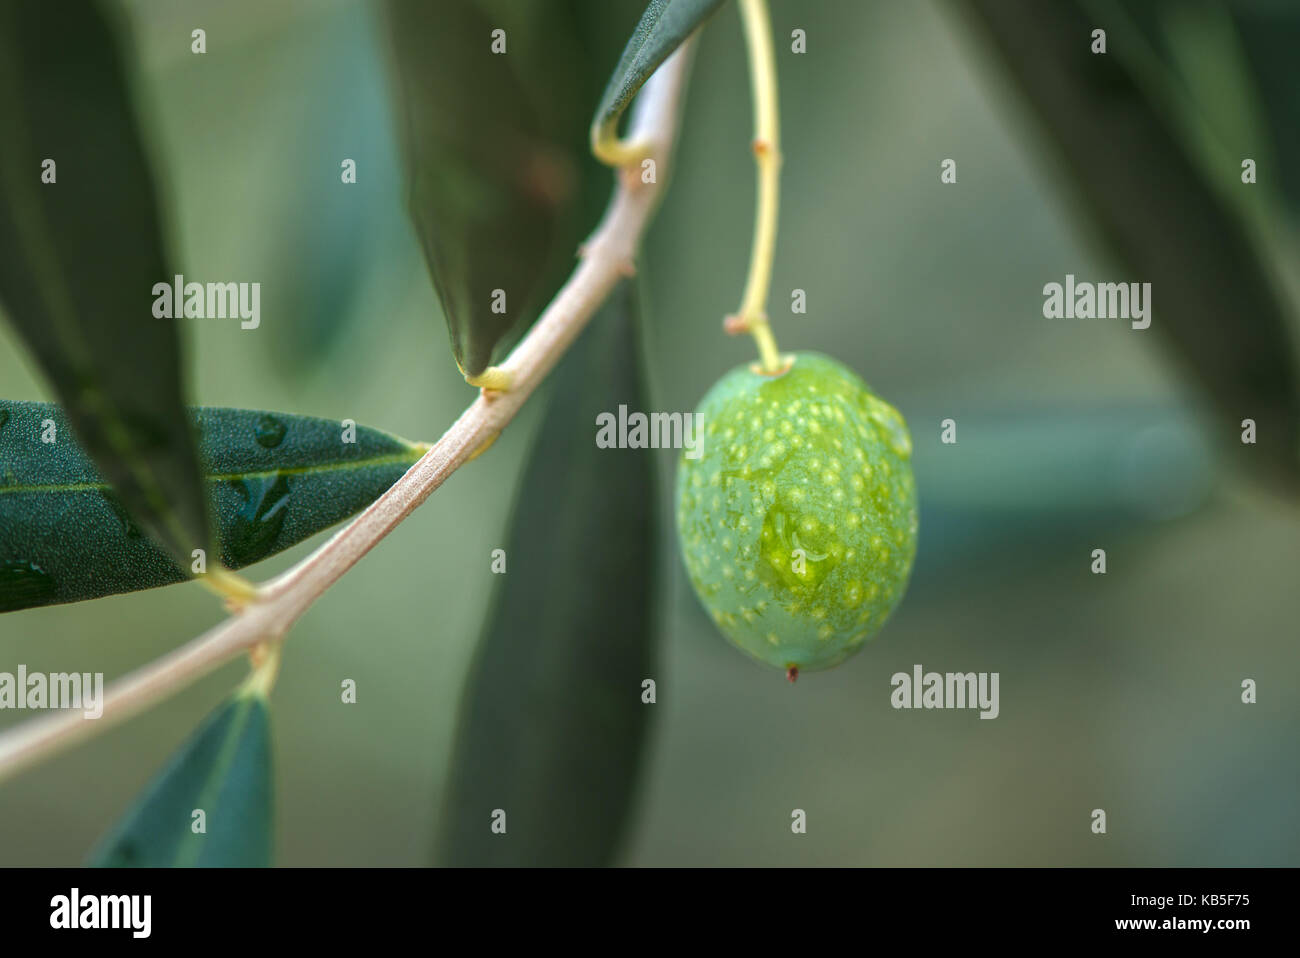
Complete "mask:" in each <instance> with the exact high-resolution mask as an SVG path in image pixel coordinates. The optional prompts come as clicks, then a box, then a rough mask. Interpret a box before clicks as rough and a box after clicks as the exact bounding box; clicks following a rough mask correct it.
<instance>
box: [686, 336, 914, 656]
mask: <svg viewBox="0 0 1300 958" xmlns="http://www.w3.org/2000/svg"><path fill="white" fill-rule="evenodd" d="M697 413H698V415H699V417H700V419H701V428H702V429H703V430H704V443H703V451H702V453H701V454H700V455H699V456H698V458H695V459H688V458H686V457H685V456H684V455H683V456H682V458H681V460H680V462H679V465H678V471H677V531H678V537H679V540H680V544H681V549H682V558H683V561H684V562H685V565H686V571H687V574H688V576H689V578H690V581H691V585H692V587H693V588H694V589H695V594H696V595H697V596H698V597H699V599H700V601H701V602H702V603H703V604H704V607H705V609H706V610H707V611H708V612H709V614H710V616H711V617H712V618H713V620H714V622H715V623H717V625H718V627H719V629H721V631H722V633H723V634H724V635H726V637H727V638H728V639H729V640H730V641H731V642H732V643H733V644H734V645H736V646H738V647H739V648H740V649H741V650H743V651H744V652H746V653H748V654H749V655H751V656H753V657H754V658H756V659H758V660H759V661H761V662H765V663H767V664H768V665H771V666H775V667H776V668H779V669H781V670H782V671H785V672H787V673H790V672H791V670H793V671H794V674H798V673H799V672H804V671H815V670H818V669H826V668H830V667H831V666H834V665H838V664H839V663H840V662H843V661H844V660H845V659H846V658H848V657H849V656H850V655H852V654H853V653H854V652H856V651H857V650H858V649H860V648H861V647H862V645H863V643H865V642H866V641H867V639H869V638H871V637H872V636H873V635H875V634H876V632H878V631H879V630H880V627H881V626H882V625H883V624H884V622H885V620H886V619H887V618H888V617H889V615H890V613H891V612H892V611H893V610H894V607H895V606H896V605H897V604H898V602H899V600H900V599H901V598H902V596H903V593H904V591H905V590H906V588H907V581H908V577H909V575H910V574H911V570H912V560H913V559H914V557H915V555H916V532H917V506H916V483H915V480H914V478H913V475H912V466H911V452H912V443H911V438H910V436H909V434H908V431H907V425H906V424H905V423H904V421H903V417H902V416H900V415H899V413H898V412H897V410H895V409H894V408H893V407H892V406H890V405H889V404H888V403H886V402H885V401H884V400H882V399H880V398H879V397H878V396H876V395H875V394H874V393H873V392H872V391H871V389H870V387H868V386H867V384H866V383H864V382H863V381H862V380H861V379H860V378H859V377H858V376H857V375H856V374H855V373H853V372H852V370H850V369H848V368H847V367H846V366H844V365H843V364H841V363H839V362H836V361H835V360H833V359H830V358H829V357H826V356H823V355H820V354H818V353H797V354H796V355H795V356H794V362H793V364H792V365H791V366H790V367H789V368H788V369H787V370H786V371H785V372H783V373H780V374H778V375H775V376H772V375H764V374H762V373H759V372H757V371H755V370H754V369H753V368H751V367H750V366H748V365H746V366H741V367H737V368H736V369H733V370H732V371H731V372H729V373H727V374H726V375H725V376H723V378H722V379H721V380H719V381H718V383H717V384H716V385H715V386H714V387H713V388H712V389H711V390H709V392H708V394H707V395H706V396H705V397H704V399H703V401H702V402H701V403H700V406H699V409H698V410H697Z"/></svg>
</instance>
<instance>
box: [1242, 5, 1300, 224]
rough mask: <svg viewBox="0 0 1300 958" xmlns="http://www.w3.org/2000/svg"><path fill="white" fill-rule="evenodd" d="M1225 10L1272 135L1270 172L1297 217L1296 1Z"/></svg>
mask: <svg viewBox="0 0 1300 958" xmlns="http://www.w3.org/2000/svg"><path fill="white" fill-rule="evenodd" d="M1227 13H1228V15H1229V16H1231V17H1232V18H1233V20H1234V21H1235V22H1236V25H1237V28H1238V31H1239V37H1240V43H1241V47H1242V54H1243V56H1242V59H1243V60H1244V61H1245V62H1246V63H1247V64H1248V65H1249V69H1250V71H1251V74H1252V77H1253V79H1254V82H1255V87H1256V89H1257V90H1258V91H1259V98H1260V101H1261V109H1262V112H1263V114H1264V122H1265V125H1266V126H1267V128H1268V131H1269V133H1270V135H1271V137H1272V152H1273V159H1274V161H1275V162H1276V164H1277V165H1276V170H1275V171H1265V174H1264V175H1265V176H1275V177H1276V179H1277V180H1278V181H1279V182H1278V188H1279V190H1281V191H1282V192H1283V194H1284V196H1285V197H1286V199H1287V201H1288V203H1289V208H1290V211H1291V216H1292V217H1293V219H1294V220H1296V221H1300V176H1296V175H1295V172H1294V171H1295V170H1297V169H1300V83H1297V82H1296V68H1295V58H1296V50H1297V49H1300V6H1297V5H1296V4H1293V3H1292V4H1284V3H1277V4H1266V3H1232V4H1228V5H1227Z"/></svg>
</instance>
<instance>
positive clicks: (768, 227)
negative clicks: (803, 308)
mask: <svg viewBox="0 0 1300 958" xmlns="http://www.w3.org/2000/svg"><path fill="white" fill-rule="evenodd" d="M740 16H741V20H742V21H743V23H744V27H745V46H746V48H747V50H748V53H749V75H750V90H751V92H752V94H753V100H754V144H753V145H754V162H755V164H756V165H757V168H758V176H757V181H756V192H757V198H756V203H755V208H754V241H753V245H752V246H751V248H750V253H749V275H748V277H747V278H746V280H745V292H744V295H743V296H742V297H741V301H740V309H739V310H738V311H737V313H736V319H737V322H735V323H732V324H729V328H733V329H735V330H736V331H737V332H739V331H745V330H747V331H748V332H749V333H750V334H751V335H752V336H753V337H754V342H755V343H756V344H757V345H758V356H759V364H760V366H761V368H762V371H763V372H766V373H777V372H779V371H780V369H781V357H780V353H779V352H778V350H777V347H776V339H775V338H774V337H773V336H772V327H771V325H770V324H769V323H768V319H767V298H768V292H769V290H770V288H771V284H772V258H773V255H774V254H775V251H776V224H777V212H778V209H779V207H780V200H781V182H780V181H781V112H780V105H779V103H778V99H777V82H776V54H775V53H774V52H773V47H772V21H771V17H770V16H769V15H768V9H767V0H740Z"/></svg>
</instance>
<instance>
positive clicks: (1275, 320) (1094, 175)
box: [964, 0, 1300, 491]
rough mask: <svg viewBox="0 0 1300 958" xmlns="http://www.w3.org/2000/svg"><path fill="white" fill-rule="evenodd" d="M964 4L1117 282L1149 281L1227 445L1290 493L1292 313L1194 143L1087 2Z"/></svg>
mask: <svg viewBox="0 0 1300 958" xmlns="http://www.w3.org/2000/svg"><path fill="white" fill-rule="evenodd" d="M964 6H965V7H967V8H968V9H969V10H970V11H971V13H972V14H973V20H974V21H975V22H976V23H977V24H978V25H979V26H981V27H982V28H983V30H984V32H985V33H986V34H987V37H988V38H989V40H990V41H991V46H992V48H993V50H995V51H996V53H997V55H998V57H999V58H1000V60H1001V61H1002V62H1003V63H1004V64H1005V66H1006V67H1007V69H1008V72H1009V74H1010V76H1011V77H1012V79H1013V80H1014V81H1015V83H1016V84H1017V86H1018V87H1019V88H1020V90H1021V92H1022V93H1023V94H1024V97H1025V99H1026V100H1027V102H1028V104H1029V105H1030V107H1031V109H1032V111H1033V113H1034V114H1035V116H1036V118H1037V120H1038V121H1039V124H1040V126H1041V129H1042V130H1043V131H1044V132H1045V133H1046V137H1047V139H1048V140H1049V141H1050V143H1051V144H1052V146H1053V147H1054V148H1055V149H1054V150H1053V153H1052V157H1053V159H1054V160H1055V161H1057V163H1058V166H1059V168H1060V169H1061V170H1063V171H1064V172H1065V174H1066V175H1067V177H1068V178H1069V180H1070V182H1071V183H1072V184H1073V185H1074V186H1075V187H1076V188H1077V189H1078V191H1079V196H1080V199H1081V200H1082V203H1081V204H1080V206H1079V211H1080V212H1081V213H1082V214H1083V215H1085V216H1086V217H1088V218H1089V220H1090V222H1091V224H1092V225H1093V226H1094V227H1095V228H1096V229H1097V231H1098V233H1099V235H1100V236H1101V237H1102V238H1103V239H1104V240H1105V241H1106V243H1107V244H1108V245H1109V247H1110V250H1111V251H1112V253H1113V254H1114V255H1115V257H1116V258H1117V263H1118V266H1119V267H1120V269H1121V270H1122V271H1123V272H1122V274H1121V275H1116V276H1114V277H1113V279H1114V280H1115V281H1126V282H1149V283H1151V298H1152V301H1153V310H1152V319H1151V328H1152V330H1154V331H1156V332H1157V333H1158V334H1159V335H1161V336H1162V337H1163V339H1164V341H1165V342H1166V343H1167V344H1168V345H1169V346H1170V347H1171V348H1172V350H1173V352H1174V354H1175V355H1176V356H1177V358H1178V359H1179V360H1180V361H1181V363H1182V365H1183V367H1184V369H1185V370H1186V371H1187V372H1188V373H1189V374H1190V375H1192V376H1193V377H1194V378H1195V379H1197V380H1199V381H1200V383H1201V384H1202V385H1203V386H1204V387H1205V388H1206V390H1207V392H1208V393H1209V395H1210V396H1211V397H1212V399H1213V401H1214V404H1215V406H1216V409H1217V411H1218V413H1219V414H1220V416H1221V424H1222V425H1221V428H1222V432H1221V435H1222V436H1224V437H1225V438H1226V439H1228V440H1229V442H1227V443H1226V445H1227V446H1228V447H1230V448H1234V449H1235V450H1236V451H1237V452H1238V453H1239V455H1240V457H1241V459H1242V460H1243V461H1244V462H1247V463H1249V464H1251V465H1259V466H1264V467H1265V469H1264V470H1263V471H1264V472H1265V474H1268V475H1271V476H1272V477H1274V478H1276V479H1277V480H1279V481H1280V482H1281V483H1282V484H1284V485H1285V486H1286V487H1287V488H1289V489H1290V490H1292V491H1294V490H1295V489H1296V488H1297V486H1298V485H1300V452H1298V450H1300V378H1298V377H1297V371H1296V367H1295V355H1296V353H1295V344H1294V341H1293V337H1292V333H1291V326H1290V324H1291V323H1292V322H1293V320H1294V317H1293V315H1292V314H1293V311H1294V310H1293V307H1292V306H1290V305H1289V304H1288V303H1287V302H1286V301H1285V300H1284V299H1283V297H1282V296H1281V294H1280V293H1279V292H1278V290H1277V289H1276V288H1275V287H1274V285H1273V283H1272V281H1271V278H1270V276H1269V274H1268V271H1267V269H1266V268H1265V266H1264V265H1263V263H1262V261H1261V258H1260V256H1259V254H1258V251H1257V250H1256V248H1255V246H1254V245H1253V239H1252V237H1251V235H1250V234H1249V232H1248V230H1247V229H1246V227H1245V226H1244V224H1243V222H1242V220H1241V219H1240V215H1239V213H1238V212H1237V210H1236V209H1235V208H1234V207H1233V205H1231V204H1229V203H1228V202H1227V200H1225V199H1224V198H1223V196H1222V194H1221V192H1220V190H1219V189H1218V188H1216V185H1215V184H1212V183H1210V182H1208V181H1207V179H1206V174H1205V172H1204V170H1203V168H1202V167H1201V166H1200V165H1199V164H1198V163H1197V162H1196V161H1195V159H1194V157H1193V156H1192V155H1191V153H1190V151H1191V149H1192V147H1191V145H1190V144H1187V143H1185V142H1184V141H1182V140H1180V137H1179V133H1178V131H1177V130H1176V129H1174V128H1173V122H1174V121H1173V120H1172V119H1171V118H1170V117H1169V116H1167V115H1166V114H1165V112H1164V111H1163V110H1161V109H1160V108H1159V106H1158V105H1157V104H1156V103H1154V102H1153V101H1152V99H1151V98H1150V97H1149V95H1148V91H1147V90H1146V89H1145V88H1144V86H1143V85H1142V84H1141V83H1139V82H1138V81H1137V79H1136V78H1135V77H1134V76H1133V75H1132V74H1131V73H1130V72H1129V71H1128V69H1127V67H1126V65H1125V61H1124V58H1123V57H1120V56H1116V55H1112V54H1110V53H1108V54H1106V55H1096V54H1093V53H1092V52H1091V50H1090V41H1089V37H1090V36H1091V31H1092V29H1093V28H1094V27H1095V26H1096V24H1095V23H1094V22H1093V18H1092V17H1091V16H1089V13H1088V10H1089V9H1090V7H1088V6H1087V5H1084V4H1081V3H1080V2H1078V0H1061V2H1054V3H1038V2H1035V0H966V2H965V4H964ZM1239 172H1240V171H1239V170H1237V169H1227V170H1224V171H1223V174H1222V175H1223V176H1225V177H1236V176H1237V175H1238V174H1239ZM1058 279H1059V277H1058ZM1133 335H1145V334H1144V333H1136V332H1135V333H1134V334H1133ZM1243 419H1253V420H1254V421H1255V422H1256V424H1257V437H1258V438H1257V444H1255V445H1249V444H1243V443H1240V442H1238V441H1236V440H1237V436H1238V433H1239V431H1240V428H1241V427H1240V425H1239V424H1240V421H1241V420H1243Z"/></svg>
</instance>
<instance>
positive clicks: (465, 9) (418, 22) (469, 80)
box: [387, 0, 588, 375]
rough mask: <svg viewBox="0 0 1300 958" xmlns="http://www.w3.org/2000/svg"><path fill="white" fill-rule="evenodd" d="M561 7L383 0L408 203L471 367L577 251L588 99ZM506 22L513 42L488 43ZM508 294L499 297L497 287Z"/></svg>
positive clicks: (527, 315) (532, 309) (487, 360)
mask: <svg viewBox="0 0 1300 958" xmlns="http://www.w3.org/2000/svg"><path fill="white" fill-rule="evenodd" d="M564 9H565V8H555V9H547V8H542V7H540V6H539V7H533V6H531V5H528V4H490V3H486V2H475V0H444V2H440V3H437V4H430V3H426V2H422V0H389V2H388V4H387V11H388V22H389V26H390V33H391V37H392V43H391V49H392V57H393V62H394V72H395V74H396V79H397V87H398V90H399V105H398V109H397V113H398V116H399V122H400V123H401V126H402V133H403V139H404V142H405V152H406V168H407V179H408V192H409V196H408V200H409V205H410V214H411V219H412V221H413V223H414V225H415V229H416V232H417V234H418V235H419V239H420V243H421V246H422V247H423V250H424V255H425V259H426V261H427V263H428V267H429V273H430V275H431V277H432V279H433V284H434V287H435V289H436V290H437V293H438V297H439V300H440V301H441V303H442V309H443V313H444V314H445V317H446V320H447V328H448V332H449V334H450V337H451V346H452V351H453V353H454V354H455V357H456V362H457V363H458V364H459V365H460V367H461V369H462V370H463V371H465V372H466V373H469V374H471V375H477V374H478V373H481V372H482V371H483V370H484V369H486V368H487V366H488V365H490V364H491V362H492V358H493V351H494V350H495V349H496V347H497V345H498V344H499V343H500V342H501V341H502V339H503V338H504V337H505V336H506V334H507V333H508V332H510V330H511V329H512V328H513V327H516V326H517V325H519V324H520V322H521V321H523V320H525V319H527V320H529V321H531V320H532V319H533V318H534V317H535V313H536V309H537V307H538V306H539V304H540V303H541V302H542V297H543V296H544V295H545V293H546V292H547V290H545V289H543V288H542V286H543V283H544V281H545V279H546V278H547V277H548V275H549V274H550V273H551V272H552V269H551V268H552V266H553V265H554V264H555V263H556V262H557V261H559V260H568V261H571V258H572V256H573V252H574V249H575V248H576V244H577V241H578V240H579V238H580V236H579V234H578V226H577V223H576V220H575V218H574V216H573V212H574V198H575V191H576V187H577V182H578V167H579V164H580V162H581V159H582V151H584V150H585V137H583V136H582V133H581V130H582V128H583V126H584V125H585V117H586V110H587V108H588V107H587V106H586V105H585V104H583V102H582V98H581V96H580V92H581V91H580V89H579V87H578V86H576V82H577V81H576V78H577V76H578V74H579V72H580V71H581V69H582V63H581V61H580V60H579V59H578V58H577V57H575V56H574V47H573V43H574V37H573V36H572V34H571V31H570V30H569V26H568V20H567V18H566V17H565V16H564V15H563V13H564ZM495 30H502V31H504V36H503V37H502V38H501V40H500V42H503V43H505V44H506V48H505V49H506V52H505V53H493V51H492V44H493V42H494V41H493V32H494V31H495ZM498 290H500V291H501V292H502V293H503V294H504V301H502V300H501V299H500V298H498V297H497V294H496V291H498Z"/></svg>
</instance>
